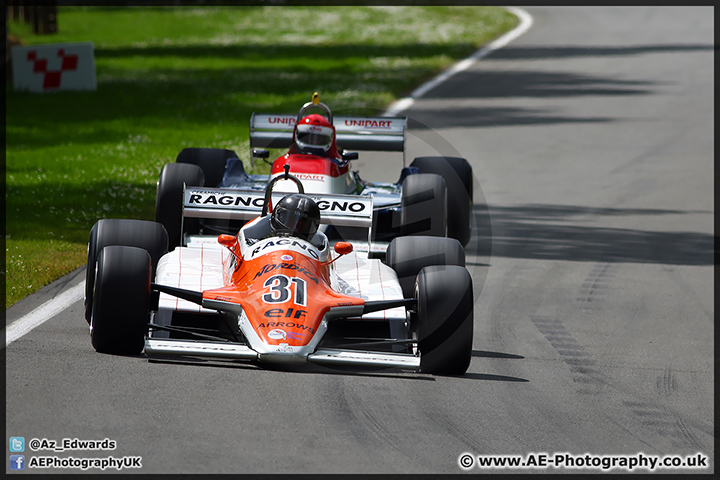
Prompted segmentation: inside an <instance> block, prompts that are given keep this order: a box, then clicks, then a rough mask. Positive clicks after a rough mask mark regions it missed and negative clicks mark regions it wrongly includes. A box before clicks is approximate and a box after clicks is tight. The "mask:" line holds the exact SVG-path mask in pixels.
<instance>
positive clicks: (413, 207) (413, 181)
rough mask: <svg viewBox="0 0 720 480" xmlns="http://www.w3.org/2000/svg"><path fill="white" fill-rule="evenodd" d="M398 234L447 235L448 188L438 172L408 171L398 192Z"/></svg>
mask: <svg viewBox="0 0 720 480" xmlns="http://www.w3.org/2000/svg"><path fill="white" fill-rule="evenodd" d="M400 233H401V235H427V236H431V237H446V236H447V188H446V186H445V180H443V178H442V177H441V176H440V175H435V174H430V173H418V174H415V175H408V177H407V178H405V180H404V181H403V184H402V190H401V193H400Z"/></svg>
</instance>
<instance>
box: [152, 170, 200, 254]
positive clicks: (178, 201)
mask: <svg viewBox="0 0 720 480" xmlns="http://www.w3.org/2000/svg"><path fill="white" fill-rule="evenodd" d="M183 185H187V186H189V187H203V186H205V174H204V173H203V171H202V169H201V168H200V167H199V166H197V165H192V164H187V163H168V164H166V165H165V166H164V167H163V169H162V171H161V172H160V177H159V178H158V184H157V196H156V197H155V221H156V222H158V223H161V224H163V225H164V226H165V230H167V232H168V238H169V239H170V243H169V248H170V250H174V249H175V247H177V246H179V245H181V244H182V239H183V235H184V234H185V233H197V232H198V231H199V228H200V227H199V225H200V224H199V222H198V219H197V218H186V219H183V216H182V209H183Z"/></svg>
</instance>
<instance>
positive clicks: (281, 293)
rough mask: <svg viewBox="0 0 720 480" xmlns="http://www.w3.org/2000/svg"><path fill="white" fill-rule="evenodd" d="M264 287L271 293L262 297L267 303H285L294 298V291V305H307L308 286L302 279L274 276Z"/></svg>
mask: <svg viewBox="0 0 720 480" xmlns="http://www.w3.org/2000/svg"><path fill="white" fill-rule="evenodd" d="M292 285H294V287H295V288H292ZM263 287H265V288H267V289H269V293H266V294H264V295H263V296H262V299H263V301H264V302H265V303H285V302H287V301H288V300H290V299H291V298H292V297H293V290H294V293H295V295H294V298H293V303H294V304H295V305H300V306H301V307H305V306H306V305H307V284H306V283H305V280H303V279H302V278H297V277H293V278H290V277H287V276H285V275H273V276H272V277H270V278H268V279H267V280H265V283H264V284H263Z"/></svg>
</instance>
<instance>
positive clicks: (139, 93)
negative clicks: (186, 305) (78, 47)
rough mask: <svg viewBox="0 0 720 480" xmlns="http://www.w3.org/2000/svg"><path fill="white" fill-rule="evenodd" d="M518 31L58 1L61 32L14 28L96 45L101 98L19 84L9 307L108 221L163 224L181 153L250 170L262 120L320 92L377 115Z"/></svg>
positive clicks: (325, 10)
mask: <svg viewBox="0 0 720 480" xmlns="http://www.w3.org/2000/svg"><path fill="white" fill-rule="evenodd" d="M515 23H516V19H515V17H514V16H512V15H511V14H509V13H508V12H507V11H505V10H504V9H502V8H495V7H322V8H318V7H202V8H194V7H142V8H140V7H124V8H110V7H103V8H101V7H84V8H81V7H60V8H59V12H58V30H59V33H58V34H57V35H54V36H47V35H46V36H36V35H33V34H32V33H31V32H30V30H29V27H28V26H27V25H26V24H22V23H15V22H10V23H9V24H8V28H9V31H10V33H13V34H16V35H17V36H19V37H20V38H22V40H23V42H24V43H25V44H26V45H32V44H40V43H61V42H85V41H91V42H93V44H94V47H95V63H96V71H97V84H98V88H97V91H94V92H57V93H53V94H29V93H22V92H15V91H13V90H12V89H11V88H10V87H8V89H7V90H6V104H7V106H6V150H5V152H6V183H7V187H6V188H7V190H6V238H5V240H6V271H7V279H6V302H7V303H6V305H7V306H9V305H12V304H13V303H15V302H17V301H18V300H20V299H21V298H23V297H24V296H26V295H28V294H30V293H32V292H34V291H36V290H38V289H39V288H40V287H42V286H43V285H46V284H48V283H49V282H51V281H53V280H55V279H57V278H58V277H60V276H62V275H64V274H66V273H68V272H70V271H72V270H74V269H75V268H77V267H79V266H81V265H83V264H84V263H85V260H86V248H87V247H86V243H87V239H88V234H89V231H90V228H91V227H92V225H93V224H94V223H95V222H96V221H97V220H98V219H100V218H142V219H152V218H153V216H154V202H155V185H156V182H157V177H158V174H159V172H160V169H161V168H162V166H163V165H164V164H165V163H167V162H172V161H174V159H175V157H176V156H177V154H178V152H179V151H180V150H181V149H182V148H183V147H191V146H197V147H209V146H212V147H219V148H230V149H233V150H235V151H236V152H237V153H238V154H239V155H240V156H241V158H243V160H244V161H245V162H246V163H247V164H248V166H249V152H248V122H249V119H250V115H251V114H252V112H254V111H257V112H284V113H294V112H296V111H297V110H298V108H299V107H300V106H301V105H302V104H303V103H304V102H306V101H309V99H310V95H311V94H312V92H314V91H319V92H320V94H321V99H322V101H323V102H325V103H327V104H328V105H329V106H330V107H331V108H333V110H334V111H335V112H336V113H343V114H350V113H352V114H358V115H371V114H376V113H378V112H380V111H382V110H383V108H384V107H386V106H387V105H388V104H389V103H391V102H392V101H393V100H395V99H397V98H400V97H402V96H403V95H405V94H407V93H408V92H409V91H411V90H412V89H413V88H414V87H416V86H417V85H419V84H420V83H422V82H423V81H424V80H427V79H428V78H431V77H432V76H433V75H435V74H436V73H437V72H439V71H440V70H442V69H443V68H445V67H447V66H448V65H450V64H451V63H452V62H453V61H455V60H456V59H459V58H462V57H464V56H466V55H468V54H470V53H471V52H473V51H475V50H476V49H477V48H478V47H479V46H481V45H482V44H484V43H486V42H487V41H489V40H491V39H492V38H495V37H497V36H498V35H500V34H501V33H503V32H504V31H507V30H509V29H510V28H512V26H514V25H515Z"/></svg>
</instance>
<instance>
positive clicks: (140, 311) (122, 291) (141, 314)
mask: <svg viewBox="0 0 720 480" xmlns="http://www.w3.org/2000/svg"><path fill="white" fill-rule="evenodd" d="M97 264H98V268H97V275H96V278H95V290H94V294H93V306H92V315H91V320H90V340H91V342H92V346H93V347H94V348H95V350H96V351H98V352H101V353H117V354H128V355H137V354H139V353H141V352H142V350H143V347H144V345H145V335H146V334H147V331H148V326H147V324H148V320H149V318H150V307H149V302H150V280H151V270H152V260H151V258H150V254H149V253H148V252H147V251H146V250H143V249H142V248H137V247H125V246H118V245H112V246H109V247H105V248H103V249H102V250H101V251H100V255H98V262H97Z"/></svg>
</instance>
